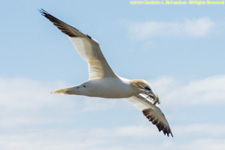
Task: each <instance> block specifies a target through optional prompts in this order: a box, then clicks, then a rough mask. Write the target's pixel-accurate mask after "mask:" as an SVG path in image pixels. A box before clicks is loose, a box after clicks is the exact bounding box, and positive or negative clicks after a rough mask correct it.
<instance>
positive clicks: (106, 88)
mask: <svg viewBox="0 0 225 150" xmlns="http://www.w3.org/2000/svg"><path fill="white" fill-rule="evenodd" d="M40 12H41V13H42V15H43V16H45V17H46V18H48V19H49V20H50V21H51V22H52V23H53V24H54V25H55V26H57V27H58V28H59V29H60V30H61V31H62V32H63V33H65V34H67V35H68V36H69V38H70V40H71V42H72V44H73V45H74V47H75V49H76V50H77V52H78V54H79V55H80V56H81V58H82V59H83V60H84V61H86V62H87V63H88V71H89V80H88V81H86V82H84V83H83V84H81V85H78V86H74V87H70V88H65V89H60V90H57V91H54V92H52V93H62V94H70V95H85V96H90V97H102V98H125V99H126V100H127V101H128V102H130V103H131V104H133V105H134V106H135V107H137V108H138V109H139V110H141V111H142V112H143V114H144V115H145V116H146V117H147V118H148V119H149V120H150V121H152V123H153V124H155V125H156V126H157V127H158V129H159V131H163V133H164V134H167V136H169V134H170V135H171V136H173V134H172V131H171V129H170V127H169V124H168V122H167V120H166V118H165V116H164V114H163V113H162V111H161V110H160V108H159V107H157V106H156V105H155V104H153V103H152V102H151V101H150V100H149V98H148V97H149V96H150V97H152V98H154V97H155V94H154V93H153V92H152V90H151V87H150V85H149V83H148V82H147V81H145V80H128V79H125V78H122V77H119V76H117V75H116V74H115V73H114V72H113V70H112V69H111V67H110V66H109V64H108V63H107V61H106V59H105V57H104V55H103V54H102V51H101V49H100V47H99V44H98V42H97V41H96V40H94V39H92V38H91V37H90V36H89V35H87V34H84V33H82V32H81V31H79V30H78V29H76V28H74V27H72V26H70V25H68V24H66V23H64V22H62V21H61V20H59V19H57V18H56V17H54V16H52V15H51V14H49V13H47V12H46V11H45V10H43V9H41V10H40ZM143 95H144V96H143ZM154 100H155V99H154Z"/></svg>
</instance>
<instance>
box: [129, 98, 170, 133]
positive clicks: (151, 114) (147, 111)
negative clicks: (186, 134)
mask: <svg viewBox="0 0 225 150" xmlns="http://www.w3.org/2000/svg"><path fill="white" fill-rule="evenodd" d="M126 100H127V101H128V102H130V103H131V104H133V105H134V106H135V107H137V108H138V109H139V110H141V111H142V112H143V114H144V115H145V117H146V118H148V120H149V121H151V122H152V123H153V124H154V125H156V126H157V128H158V130H159V132H160V131H163V133H164V134H165V135H167V136H169V135H171V136H172V137H173V133H172V131H171V129H170V126H169V123H168V122H167V120H166V118H165V116H164V114H163V112H162V111H161V110H160V108H159V107H157V106H156V105H153V104H152V103H151V102H150V101H148V100H147V99H146V98H145V97H143V96H142V95H137V96H132V97H130V98H126Z"/></svg>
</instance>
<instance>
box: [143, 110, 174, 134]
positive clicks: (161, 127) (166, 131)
mask: <svg viewBox="0 0 225 150" xmlns="http://www.w3.org/2000/svg"><path fill="white" fill-rule="evenodd" d="M151 111H152V109H151V108H148V109H144V110H142V112H143V114H144V115H145V116H146V117H147V118H148V120H149V121H151V122H152V124H153V125H155V126H156V127H157V128H158V130H159V132H161V131H162V132H163V133H164V135H167V136H168V137H169V135H171V136H172V137H173V133H172V131H171V129H170V127H169V126H168V127H165V126H164V125H163V124H161V123H160V122H159V121H158V120H157V119H156V118H155V116H154V115H152V114H151V113H150V112H151Z"/></svg>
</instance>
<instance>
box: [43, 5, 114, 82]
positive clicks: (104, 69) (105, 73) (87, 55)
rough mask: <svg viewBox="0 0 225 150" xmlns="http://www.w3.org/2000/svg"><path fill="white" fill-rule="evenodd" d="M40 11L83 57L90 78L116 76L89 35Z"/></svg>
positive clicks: (96, 43)
mask: <svg viewBox="0 0 225 150" xmlns="http://www.w3.org/2000/svg"><path fill="white" fill-rule="evenodd" d="M40 12H41V14H42V15H43V16H45V17H46V18H48V19H49V20H50V21H51V22H52V23H53V24H54V25H55V26H56V27H57V28H58V29H59V30H61V31H62V32H63V33H65V34H67V35H68V36H69V38H70V40H71V42H72V44H73V45H74V47H75V49H76V50H77V52H78V53H79V55H80V56H81V58H83V59H84V60H85V61H86V62H87V63H88V70H89V79H90V80H92V79H99V78H104V77H117V76H116V75H115V74H114V72H113V71H112V69H111V67H110V66H109V64H108V63H107V61H106V59H105V57H104V55H103V54H102V52H101V49H100V47H99V44H98V42H97V41H95V40H94V39H92V38H91V37H90V36H89V35H87V34H84V33H83V32H81V31H79V30H78V29H76V28H74V27H72V26H70V25H68V24H66V23H65V22H63V21H61V20H59V19H57V18H56V17H54V16H52V15H51V14H49V13H48V12H46V11H45V10H43V9H41V10H40Z"/></svg>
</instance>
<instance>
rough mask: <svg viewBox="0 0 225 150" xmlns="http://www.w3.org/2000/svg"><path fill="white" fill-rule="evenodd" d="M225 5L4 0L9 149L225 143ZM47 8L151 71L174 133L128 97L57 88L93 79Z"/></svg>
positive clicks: (118, 62)
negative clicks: (94, 95)
mask: <svg viewBox="0 0 225 150" xmlns="http://www.w3.org/2000/svg"><path fill="white" fill-rule="evenodd" d="M224 7H225V6H224V5H214V6H213V5H200V6H198V5H130V4H129V0H126V1H120V0H113V1H104V0H101V1H100V0H95V1H82V0H65V1H59V0H54V1H53V0H48V1H47V0H39V1H29V0H20V1H18V0H15V1H10V0H9V1H1V5H0V14H1V24H0V26H1V30H0V38H1V44H0V51H1V54H0V149H1V150H14V149H18V150H31V149H32V150H40V149H41V150H50V149H51V150H65V149H66V150H137V149H142V150H147V149H148V150H149V149H152V150H164V149H173V150H180V149H182V150H190V149H196V150H212V149H213V150H224V149H225V119H224V115H225V111H224V110H225V67H224V66H225V42H224V41H225V40H224V39H225V9H224ZM40 8H43V9H45V10H46V11H48V12H49V13H51V14H52V15H54V16H56V17H57V18H59V19H61V20H63V21H65V22H67V23H68V24H70V25H72V26H74V27H76V28H78V29H80V30H82V31H83V32H85V33H87V34H89V35H90V36H92V37H93V38H94V39H96V40H97V41H99V43H100V46H101V49H102V51H103V53H104V55H105V57H106V59H107V60H108V63H109V64H110V65H111V67H112V68H113V70H114V71H115V72H116V73H117V74H118V75H120V76H122V77H125V78H129V79H139V78H140V79H145V80H147V81H149V82H150V84H151V85H152V88H153V90H154V91H155V92H156V93H158V95H159V97H160V99H161V105H160V106H161V109H162V111H163V112H164V113H165V115H166V117H167V120H168V121H169V123H170V126H171V129H172V131H173V134H174V138H171V137H169V138H168V137H166V136H164V135H163V134H162V133H159V132H158V130H157V128H156V127H155V126H153V125H152V124H151V123H150V122H148V120H147V119H146V118H145V117H144V116H143V115H142V113H141V112H140V111H139V110H137V109H135V108H134V107H133V106H132V105H130V104H128V103H126V102H125V101H123V100H119V99H114V100H112V99H110V100H109V99H102V98H88V97H83V96H66V95H54V94H50V92H51V91H54V90H57V89H60V88H65V87H68V86H73V85H76V84H80V83H82V82H83V81H86V80H87V79H88V71H87V64H86V63H85V62H84V61H83V60H82V59H81V58H80V57H79V55H78V54H77V53H76V51H75V50H74V48H73V46H72V44H71V43H70V41H69V40H68V37H67V36H66V35H64V34H63V33H61V32H60V31H59V30H58V29H57V28H56V27H55V26H53V24H52V23H51V22H49V21H48V20H47V19H46V18H44V17H43V16H41V15H40V13H39V12H38V9H40Z"/></svg>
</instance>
